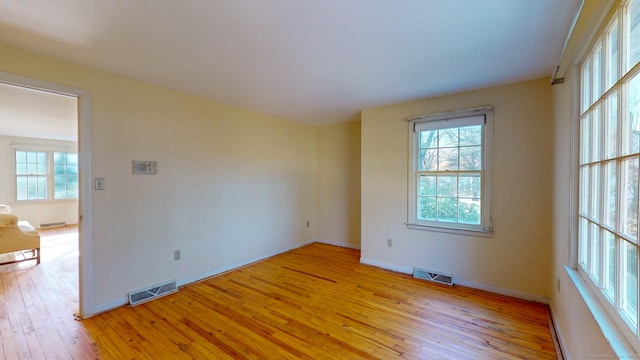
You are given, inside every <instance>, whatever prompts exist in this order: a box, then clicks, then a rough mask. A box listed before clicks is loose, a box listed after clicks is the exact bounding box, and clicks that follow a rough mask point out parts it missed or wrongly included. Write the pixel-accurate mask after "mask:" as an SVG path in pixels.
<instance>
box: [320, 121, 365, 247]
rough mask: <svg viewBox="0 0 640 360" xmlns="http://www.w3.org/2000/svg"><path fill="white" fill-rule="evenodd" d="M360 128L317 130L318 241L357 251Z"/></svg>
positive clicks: (353, 124) (355, 125) (337, 126)
mask: <svg viewBox="0 0 640 360" xmlns="http://www.w3.org/2000/svg"><path fill="white" fill-rule="evenodd" d="M360 124H361V123H360V116H358V117H357V118H356V119H355V121H351V122H347V123H339V124H334V125H328V126H323V127H320V128H318V150H317V151H318V170H317V179H318V180H317V184H318V195H317V199H318V200H317V201H318V206H317V209H318V210H317V219H318V220H317V222H318V227H317V229H318V233H317V238H318V241H321V242H326V243H330V244H336V245H340V246H347V247H352V248H360Z"/></svg>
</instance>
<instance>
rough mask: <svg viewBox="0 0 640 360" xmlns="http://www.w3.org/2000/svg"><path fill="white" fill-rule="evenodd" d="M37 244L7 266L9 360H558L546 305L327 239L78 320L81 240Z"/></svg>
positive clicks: (4, 315) (1, 322)
mask: <svg viewBox="0 0 640 360" xmlns="http://www.w3.org/2000/svg"><path fill="white" fill-rule="evenodd" d="M52 236H54V237H55V235H52ZM47 242H48V240H47ZM51 243H52V246H53V243H55V241H53V240H52V241H51ZM42 247H43V252H42V256H43V257H42V264H41V265H38V266H37V267H36V266H35V265H31V264H30V263H22V264H14V265H8V266H5V267H0V280H1V282H0V285H1V287H0V291H1V292H0V336H2V341H1V342H0V355H2V354H4V357H5V358H6V359H45V358H52V359H556V358H557V355H556V352H555V348H554V343H553V340H552V336H551V332H550V328H549V323H548V309H547V307H546V306H545V305H541V304H536V303H531V302H527V301H522V300H517V299H513V298H508V297H504V296H500V295H495V294H490V293H486V292H482V291H477V290H472V289H468V288H464V287H459V286H456V287H454V288H449V287H444V286H439V285H433V284H430V283H427V282H424V281H420V280H415V279H412V278H411V277H409V276H407V275H402V274H397V273H393V272H389V271H385V270H381V269H377V268H374V267H369V266H365V265H361V264H359V257H360V252H359V251H357V250H352V249H345V248H339V247H335V246H330V245H324V244H312V245H308V246H305V247H302V248H299V249H296V250H293V251H290V252H287V253H285V254H280V255H277V256H275V257H272V258H270V259H267V260H265V261H262V262H259V263H256V264H252V265H250V266H247V267H244V268H241V269H238V270H235V271H231V272H228V273H226V274H223V275H220V276H217V277H214V278H211V279H207V280H204V281H202V282H199V283H196V284H192V285H189V286H186V287H183V288H181V289H180V291H179V292H178V293H176V294H172V295H169V296H166V297H163V298H160V299H157V300H154V301H151V302H148V303H145V304H142V305H139V306H136V307H133V308H130V307H122V308H119V309H116V310H113V311H110V312H107V313H104V314H100V315H97V316H94V317H92V318H90V319H85V320H83V321H74V320H73V315H72V314H73V312H75V311H76V309H77V306H78V301H77V238H76V247H75V251H76V253H75V254H74V255H72V254H59V255H54V252H53V251H50V252H48V251H47V246H46V245H45V242H44V241H43V246H42ZM65 256H66V258H65ZM73 256H75V258H76V260H75V263H73V262H72V261H71V260H70V258H71V257H73ZM57 262H63V263H64V265H53V264H54V263H57ZM68 266H75V268H74V269H73V270H74V271H68V272H69V273H72V275H68V276H67V275H65V274H64V271H66V270H69V269H66V270H65V267H68ZM51 275H54V276H53V277H51ZM73 276H76V278H75V279H71V278H72V277H73ZM56 277H60V278H59V279H56ZM70 280H71V281H70ZM67 282H71V283H67Z"/></svg>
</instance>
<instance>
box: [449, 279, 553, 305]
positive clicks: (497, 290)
mask: <svg viewBox="0 0 640 360" xmlns="http://www.w3.org/2000/svg"><path fill="white" fill-rule="evenodd" d="M454 284H456V285H460V286H466V287H469V288H472V289H478V290H483V291H487V292H490V293H494V294H500V295H505V296H509V297H512V298H516V299H521V300H527V301H533V302H537V303H541V304H545V305H549V304H550V303H551V300H549V298H548V297H546V296H540V295H533V294H529V293H525V292H522V291H517V290H511V289H505V288H502V287H499V286H493V285H486V284H481V283H477V282H473V281H468V280H464V279H458V278H455V277H454Z"/></svg>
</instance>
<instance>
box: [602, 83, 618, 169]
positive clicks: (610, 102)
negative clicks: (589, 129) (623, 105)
mask: <svg viewBox="0 0 640 360" xmlns="http://www.w3.org/2000/svg"><path fill="white" fill-rule="evenodd" d="M605 124H606V125H605V129H604V130H605V136H604V142H605V144H604V148H605V149H604V151H605V158H606V159H611V158H614V157H616V155H617V154H618V93H617V92H613V93H611V95H610V96H609V98H608V99H607V111H606V115H605Z"/></svg>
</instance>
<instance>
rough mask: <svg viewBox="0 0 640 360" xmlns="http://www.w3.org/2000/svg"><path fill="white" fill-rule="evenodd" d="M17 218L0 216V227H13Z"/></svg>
mask: <svg viewBox="0 0 640 360" xmlns="http://www.w3.org/2000/svg"><path fill="white" fill-rule="evenodd" d="M17 223H18V217H17V216H15V215H13V214H0V227H15V226H16V224H17Z"/></svg>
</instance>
